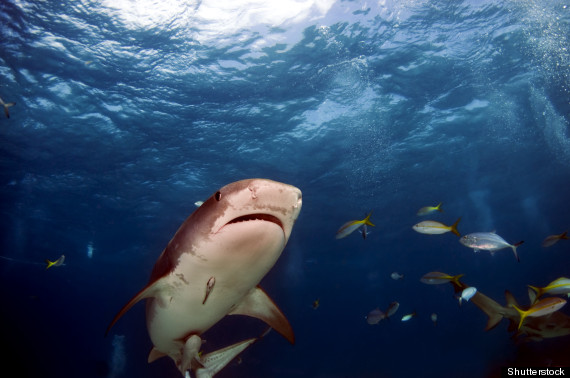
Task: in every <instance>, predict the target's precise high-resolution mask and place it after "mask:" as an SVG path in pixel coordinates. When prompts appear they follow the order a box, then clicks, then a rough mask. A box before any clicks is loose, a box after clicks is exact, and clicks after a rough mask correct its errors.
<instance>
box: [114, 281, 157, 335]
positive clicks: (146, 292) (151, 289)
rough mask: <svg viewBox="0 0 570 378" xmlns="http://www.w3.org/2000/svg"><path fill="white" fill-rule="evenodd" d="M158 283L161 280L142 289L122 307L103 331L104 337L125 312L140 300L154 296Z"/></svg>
mask: <svg viewBox="0 0 570 378" xmlns="http://www.w3.org/2000/svg"><path fill="white" fill-rule="evenodd" d="M160 282H161V280H158V281H155V282H154V283H152V284H151V285H148V286H146V287H144V288H143V289H142V290H141V291H139V292H138V293H137V294H136V295H135V296H134V297H133V298H132V299H131V300H130V301H129V302H128V303H127V304H126V305H124V306H123V308H122V309H121V310H120V311H119V312H118V313H117V315H115V317H114V318H113V320H112V321H111V323H110V324H109V326H108V327H107V330H106V331H105V336H107V334H108V333H109V331H110V330H111V328H112V327H113V325H115V323H116V322H117V320H119V319H120V318H121V316H123V315H124V314H125V313H126V312H127V311H129V310H130V308H131V307H133V306H134V305H135V304H136V303H137V302H139V301H140V300H141V299H145V298H150V297H153V296H154V294H155V293H156V290H157V288H158V287H159V285H160Z"/></svg>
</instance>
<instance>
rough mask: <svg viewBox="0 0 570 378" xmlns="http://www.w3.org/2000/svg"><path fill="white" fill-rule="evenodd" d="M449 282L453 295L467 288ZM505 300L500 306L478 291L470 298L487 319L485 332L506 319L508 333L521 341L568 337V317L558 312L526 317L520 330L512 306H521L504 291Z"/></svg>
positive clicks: (458, 283)
mask: <svg viewBox="0 0 570 378" xmlns="http://www.w3.org/2000/svg"><path fill="white" fill-rule="evenodd" d="M449 282H450V283H451V284H452V285H453V287H454V290H455V293H461V292H462V291H463V290H465V289H466V288H468V287H469V286H468V285H466V284H465V283H463V282H461V281H459V280H455V281H453V280H451V281H449ZM505 299H506V304H507V305H506V306H501V305H500V304H499V303H498V302H496V301H494V300H493V299H491V298H489V297H488V296H486V295H485V294H483V293H481V292H480V291H477V292H476V293H475V295H474V296H473V297H472V298H471V302H472V303H474V304H475V305H476V306H477V307H479V309H481V311H483V312H484V313H485V314H486V315H487V316H488V317H489V319H488V321H487V325H486V327H485V330H486V331H488V330H491V329H493V328H495V327H496V326H497V325H498V324H499V323H500V322H501V320H503V319H507V320H508V321H509V327H508V331H509V332H513V331H514V332H515V333H514V334H513V337H514V338H518V339H520V340H523V341H541V340H543V339H547V338H555V337H561V336H566V335H570V316H568V315H566V314H564V313H562V312H560V311H556V312H553V313H551V314H549V315H546V316H540V317H533V318H531V317H527V318H525V319H524V322H523V323H522V325H521V326H520V328H518V327H517V325H518V324H519V323H520V318H521V315H520V313H519V312H518V311H517V310H516V309H515V308H514V306H516V307H518V308H521V306H519V304H518V303H517V300H516V299H515V297H514V296H513V295H512V294H511V292H510V291H508V290H505ZM531 300H532V299H531Z"/></svg>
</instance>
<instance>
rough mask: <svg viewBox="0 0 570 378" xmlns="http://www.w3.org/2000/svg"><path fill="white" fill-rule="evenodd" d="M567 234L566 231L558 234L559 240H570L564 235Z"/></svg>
mask: <svg viewBox="0 0 570 378" xmlns="http://www.w3.org/2000/svg"><path fill="white" fill-rule="evenodd" d="M567 233H568V231H564V232H563V233H561V234H560V239H570V238H569V237H568V236H567V235H566V234H567Z"/></svg>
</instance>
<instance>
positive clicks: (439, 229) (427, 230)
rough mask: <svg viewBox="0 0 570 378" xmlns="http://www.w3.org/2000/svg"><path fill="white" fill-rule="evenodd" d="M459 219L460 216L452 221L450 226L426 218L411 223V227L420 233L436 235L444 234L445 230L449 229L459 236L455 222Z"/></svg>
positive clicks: (448, 230)
mask: <svg viewBox="0 0 570 378" xmlns="http://www.w3.org/2000/svg"><path fill="white" fill-rule="evenodd" d="M460 220H461V218H459V219H457V220H456V221H455V223H453V224H452V225H451V226H446V225H445V224H443V223H441V222H436V221H432V220H427V221H423V222H420V223H418V224H415V225H413V226H412V228H413V229H414V231H416V232H419V233H420V234H429V235H437V234H445V233H446V232H450V231H451V232H453V233H454V234H455V235H457V236H461V234H460V233H459V231H457V224H458V223H459V221H460Z"/></svg>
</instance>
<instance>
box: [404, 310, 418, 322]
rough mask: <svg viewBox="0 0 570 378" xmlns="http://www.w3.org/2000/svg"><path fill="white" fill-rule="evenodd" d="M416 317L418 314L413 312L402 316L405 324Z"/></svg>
mask: <svg viewBox="0 0 570 378" xmlns="http://www.w3.org/2000/svg"><path fill="white" fill-rule="evenodd" d="M414 316H416V312H415V311H414V312H412V313H411V314H407V315H404V316H402V321H403V322H407V321H408V320H410V319H411V318H413V317H414Z"/></svg>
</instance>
